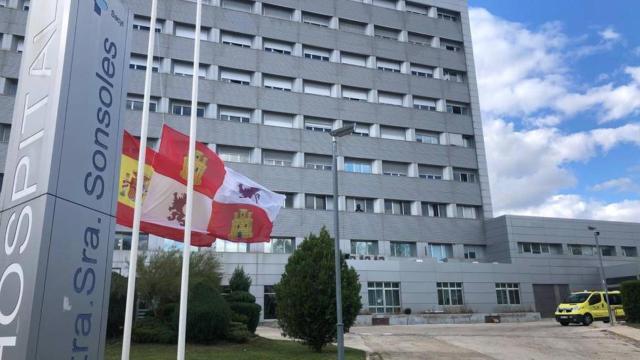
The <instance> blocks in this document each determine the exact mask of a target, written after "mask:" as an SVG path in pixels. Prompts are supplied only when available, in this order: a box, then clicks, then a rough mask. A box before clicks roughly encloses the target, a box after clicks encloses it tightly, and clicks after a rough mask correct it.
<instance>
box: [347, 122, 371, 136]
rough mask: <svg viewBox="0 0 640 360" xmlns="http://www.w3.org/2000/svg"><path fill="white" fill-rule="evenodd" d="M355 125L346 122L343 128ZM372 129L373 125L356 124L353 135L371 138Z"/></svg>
mask: <svg viewBox="0 0 640 360" xmlns="http://www.w3.org/2000/svg"><path fill="white" fill-rule="evenodd" d="M353 124H354V123H353V122H351V121H344V122H343V126H349V125H353ZM370 129H371V125H369V124H363V123H355V130H354V131H353V135H356V136H365V137H366V136H369V131H370Z"/></svg>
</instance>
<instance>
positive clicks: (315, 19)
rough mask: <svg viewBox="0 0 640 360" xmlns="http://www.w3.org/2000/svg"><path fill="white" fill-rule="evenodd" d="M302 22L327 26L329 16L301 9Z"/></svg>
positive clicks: (329, 19)
mask: <svg viewBox="0 0 640 360" xmlns="http://www.w3.org/2000/svg"><path fill="white" fill-rule="evenodd" d="M302 22H303V23H305V24H310V25H315V26H320V27H326V28H328V27H329V24H330V23H331V16H327V15H321V14H314V13H310V12H307V11H303V12H302Z"/></svg>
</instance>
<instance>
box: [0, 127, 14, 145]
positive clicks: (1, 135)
mask: <svg viewBox="0 0 640 360" xmlns="http://www.w3.org/2000/svg"><path fill="white" fill-rule="evenodd" d="M9 135H11V125H9V124H0V143H8V142H9Z"/></svg>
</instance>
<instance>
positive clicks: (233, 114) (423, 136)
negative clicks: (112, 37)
mask: <svg viewBox="0 0 640 360" xmlns="http://www.w3.org/2000/svg"><path fill="white" fill-rule="evenodd" d="M160 102H161V99H160V98H157V97H152V98H151V101H150V103H149V110H150V111H152V112H157V111H159V110H160V109H159V103H160ZM207 107H208V105H207V104H204V103H201V104H200V105H198V109H197V115H198V116H199V117H207ZM211 107H213V105H211ZM126 108H127V109H129V110H134V111H141V110H142V108H143V97H142V95H137V94H128V95H127V102H126ZM169 110H170V112H171V113H172V114H174V115H179V116H190V115H191V103H189V102H186V101H182V100H174V99H169ZM257 114H258V112H257V111H256V110H254V109H247V108H240V107H232V106H224V105H218V106H217V118H218V119H220V120H224V121H231V122H238V123H262V124H263V125H268V126H278V127H286V128H303V129H305V130H309V131H317V132H324V133H329V132H331V130H332V129H335V128H338V127H339V126H343V125H345V126H346V125H350V124H354V126H355V127H354V129H355V130H354V132H353V135H355V136H363V137H380V138H383V139H391V140H405V141H417V142H420V143H425V144H434V145H453V146H461V147H469V148H473V147H475V143H474V138H473V136H471V135H462V134H455V133H445V132H437V131H429V130H422V129H413V128H404V127H399V126H387V125H378V124H369V123H362V122H352V121H341V122H338V121H336V120H333V119H327V118H320V117H315V116H306V115H294V114H286V113H279V112H271V111H262V110H261V111H260V116H257ZM257 117H261V118H260V119H257Z"/></svg>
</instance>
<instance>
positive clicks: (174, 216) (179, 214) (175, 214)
mask: <svg viewBox="0 0 640 360" xmlns="http://www.w3.org/2000/svg"><path fill="white" fill-rule="evenodd" d="M186 204H187V194H185V193H181V194H178V193H177V192H174V193H173V201H172V202H171V206H170V207H169V216H167V220H169V221H174V220H175V221H178V224H180V226H184V218H185V216H186V215H185V213H184V206H185V205H186Z"/></svg>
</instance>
